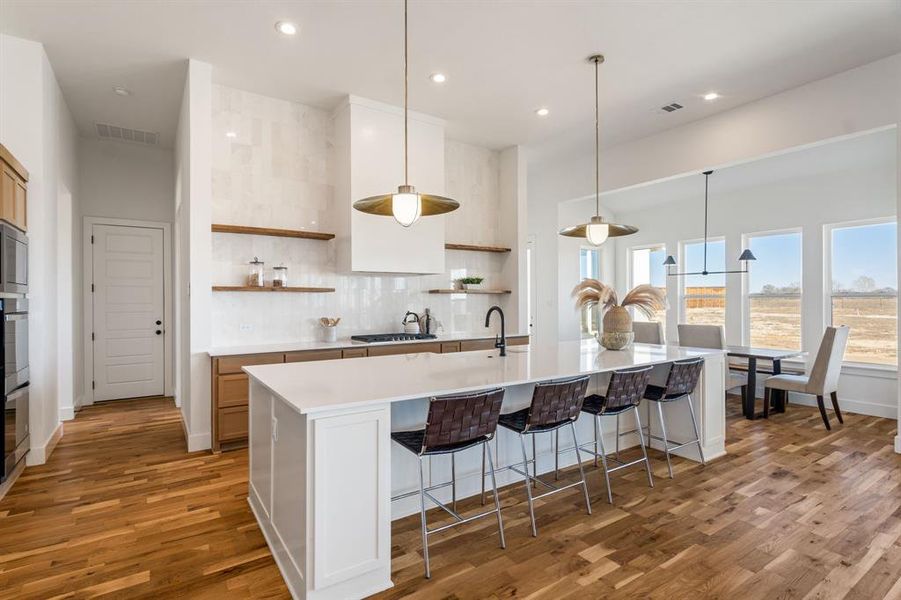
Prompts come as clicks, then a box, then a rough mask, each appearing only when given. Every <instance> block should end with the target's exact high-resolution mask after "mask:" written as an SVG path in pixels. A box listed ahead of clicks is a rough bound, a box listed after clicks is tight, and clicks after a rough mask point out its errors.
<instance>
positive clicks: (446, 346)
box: [441, 342, 460, 354]
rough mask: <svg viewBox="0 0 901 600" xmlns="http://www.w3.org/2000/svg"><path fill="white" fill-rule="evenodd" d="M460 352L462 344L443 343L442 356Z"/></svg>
mask: <svg viewBox="0 0 901 600" xmlns="http://www.w3.org/2000/svg"><path fill="white" fill-rule="evenodd" d="M459 351H460V342H443V343H442V344H441V354H447V353H448V352H459Z"/></svg>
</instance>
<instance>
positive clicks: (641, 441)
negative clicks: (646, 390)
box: [635, 406, 666, 487]
mask: <svg viewBox="0 0 901 600" xmlns="http://www.w3.org/2000/svg"><path fill="white" fill-rule="evenodd" d="M635 424H636V425H638V427H636V429H637V430H638V443H639V444H641V453H642V454H644V467H645V469H647V471H648V485H650V486H651V487H654V476H653V475H651V461H649V460H648V451H647V449H645V446H644V432H643V431H642V430H641V418H640V417H639V416H638V407H637V406H636V407H635ZM663 437H666V434H664V436H663Z"/></svg>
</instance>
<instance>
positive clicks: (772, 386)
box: [763, 325, 851, 429]
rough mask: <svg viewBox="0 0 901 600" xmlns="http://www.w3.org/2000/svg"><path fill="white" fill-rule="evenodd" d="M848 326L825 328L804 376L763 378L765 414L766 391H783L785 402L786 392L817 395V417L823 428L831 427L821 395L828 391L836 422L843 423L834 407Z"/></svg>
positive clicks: (764, 411) (764, 406)
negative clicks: (823, 425) (817, 348)
mask: <svg viewBox="0 0 901 600" xmlns="http://www.w3.org/2000/svg"><path fill="white" fill-rule="evenodd" d="M850 331H851V330H850V328H849V327H848V326H847V325H842V326H841V327H827V328H826V332H825V333H824V334H823V340H822V341H821V342H820V349H819V350H818V351H817V357H816V359H815V360H814V361H813V366H812V367H811V368H810V374H808V375H773V376H772V377H768V378H767V379H766V381H764V401H763V414H764V416H768V415H769V404H770V400H769V399H770V394H771V392H772V390H783V391H785V399H786V402H787V401H788V392H799V393H802V394H811V395H813V396H816V397H817V405H818V406H819V407H820V416H821V417H823V423H824V424H825V425H826V429H832V426H831V425H829V417H828V416H827V415H826V405H825V403H824V401H823V397H824V396H825V395H826V394H829V395H830V396H831V397H832V408H833V409H834V410H835V416H836V417H837V418H838V422H839V423H844V422H845V420H844V419H843V418H842V411H841V409H839V407H838V378H839V375H840V374H841V370H842V359H843V358H844V356H845V347H847V345H848V334H849V333H850Z"/></svg>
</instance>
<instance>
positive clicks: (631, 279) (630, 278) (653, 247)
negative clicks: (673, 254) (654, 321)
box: [626, 242, 668, 326]
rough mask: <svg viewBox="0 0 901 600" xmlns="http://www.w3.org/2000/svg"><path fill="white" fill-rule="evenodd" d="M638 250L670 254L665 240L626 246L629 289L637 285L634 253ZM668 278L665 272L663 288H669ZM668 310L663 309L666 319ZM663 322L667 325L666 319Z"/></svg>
mask: <svg viewBox="0 0 901 600" xmlns="http://www.w3.org/2000/svg"><path fill="white" fill-rule="evenodd" d="M636 250H651V251H652V252H653V251H654V250H663V255H664V256H668V254H667V247H666V243H665V242H659V243H650V244H636V245H634V246H629V247H628V248H626V263H627V264H626V284H627V289H629V290H631V289H632V288H634V287H635V286H636V285H637V284H636V283H635V273H634V270H635V269H634V263H635V261H634V260H633V259H632V253H633V252H634V251H636ZM664 269H665V268H664ZM667 278H668V276H667V275H665V274H664V279H663V289H664V290H666V289H667V285H666V284H667ZM666 312H667V311H665V310H664V311H663V315H664V319H666V317H667V316H668V315H667V314H666ZM632 318H633V319H634V318H635V315H634V314H633V315H632ZM663 324H664V326H665V325H666V321H664V322H663Z"/></svg>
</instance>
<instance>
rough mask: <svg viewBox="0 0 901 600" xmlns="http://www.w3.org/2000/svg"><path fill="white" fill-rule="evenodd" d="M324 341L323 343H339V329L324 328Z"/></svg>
mask: <svg viewBox="0 0 901 600" xmlns="http://www.w3.org/2000/svg"><path fill="white" fill-rule="evenodd" d="M322 341H323V342H337V341H338V328H337V327H323V328H322Z"/></svg>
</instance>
